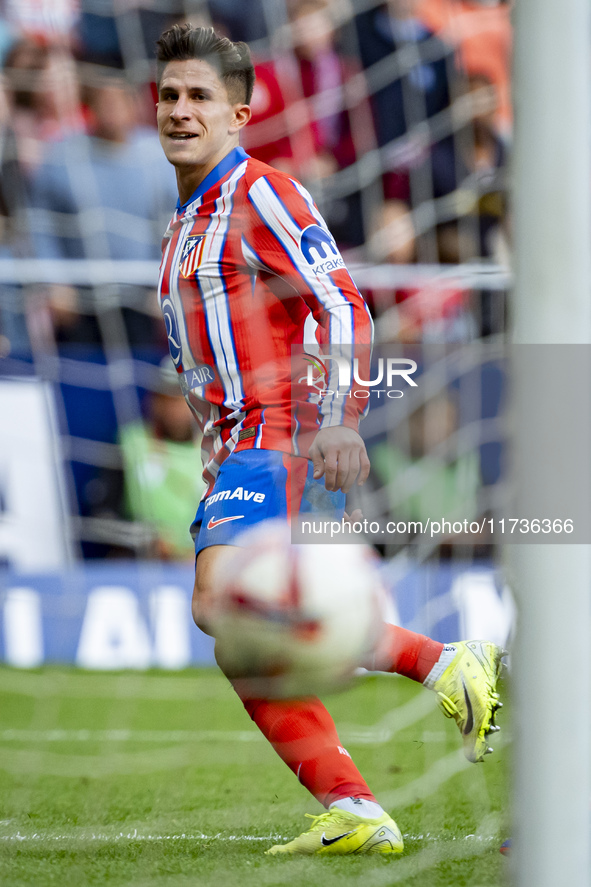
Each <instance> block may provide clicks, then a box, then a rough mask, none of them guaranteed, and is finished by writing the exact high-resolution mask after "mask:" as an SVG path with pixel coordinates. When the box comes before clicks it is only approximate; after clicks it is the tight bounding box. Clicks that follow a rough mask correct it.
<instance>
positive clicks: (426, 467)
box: [369, 389, 480, 541]
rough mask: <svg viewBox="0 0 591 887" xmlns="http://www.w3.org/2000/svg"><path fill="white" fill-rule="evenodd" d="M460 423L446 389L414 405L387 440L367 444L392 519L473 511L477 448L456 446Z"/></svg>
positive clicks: (462, 515)
mask: <svg viewBox="0 0 591 887" xmlns="http://www.w3.org/2000/svg"><path fill="white" fill-rule="evenodd" d="M459 424H460V422H459V415H458V408H457V405H456V402H455V398H454V392H453V391H452V390H451V389H450V390H448V391H447V392H442V393H441V394H439V395H437V396H436V397H434V398H433V399H432V400H429V401H428V402H427V403H424V404H422V405H421V406H418V407H417V408H416V409H415V410H413V412H412V413H411V414H410V416H409V418H408V421H407V422H405V423H402V424H398V426H397V427H396V428H395V430H394V431H393V432H392V433H391V434H390V435H389V437H388V439H387V440H383V441H381V442H379V443H376V444H375V445H374V446H372V447H370V450H369V452H370V457H371V463H372V469H373V471H374V473H375V477H376V479H377V480H378V482H379V485H380V487H382V486H383V487H385V488H386V490H387V494H388V499H389V515H390V516H391V517H392V518H393V519H396V520H405V521H421V522H422V523H423V524H425V523H426V522H427V521H429V520H442V519H443V520H447V521H450V522H452V523H453V521H456V520H465V519H469V520H471V519H473V518H474V517H476V516H477V514H478V489H479V484H480V474H479V458H478V452H477V451H476V450H474V451H468V452H465V453H461V452H458V443H457V433H458V430H459ZM456 541H459V540H456Z"/></svg>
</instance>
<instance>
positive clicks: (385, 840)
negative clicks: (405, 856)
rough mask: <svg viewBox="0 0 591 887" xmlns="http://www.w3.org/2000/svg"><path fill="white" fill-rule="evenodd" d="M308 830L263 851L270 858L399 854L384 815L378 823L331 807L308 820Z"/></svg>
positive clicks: (395, 831)
mask: <svg viewBox="0 0 591 887" xmlns="http://www.w3.org/2000/svg"><path fill="white" fill-rule="evenodd" d="M306 816H308V817H309V818H310V819H311V820H312V825H311V826H310V828H309V829H308V830H307V831H305V832H302V834H301V835H300V836H299V837H297V838H294V840H293V841H290V842H289V843H288V844H276V845H275V846H274V847H271V848H270V849H269V850H267V854H269V855H271V856H279V855H280V854H282V853H287V854H306V855H312V854H319V855H320V854H322V855H326V854H331V855H339V856H342V855H346V854H352V855H354V854H359V853H402V850H403V846H404V845H403V841H402V835H401V834H400V829H399V828H398V826H397V825H396V823H395V822H394V820H393V819H391V818H390V817H389V816H388V814H387V813H384V814H383V816H380V817H379V818H378V819H365V818H364V817H363V816H356V815H355V814H354V813H347V812H346V811H345V810H339V809H338V808H335V807H333V808H332V809H331V810H329V811H328V813H321V814H320V816H312V814H311V813H306Z"/></svg>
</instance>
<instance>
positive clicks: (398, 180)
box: [356, 0, 456, 205]
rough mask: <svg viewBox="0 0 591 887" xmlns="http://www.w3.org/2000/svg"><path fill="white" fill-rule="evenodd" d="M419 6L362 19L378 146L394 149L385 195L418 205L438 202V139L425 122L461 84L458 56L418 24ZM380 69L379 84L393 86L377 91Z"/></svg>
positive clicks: (360, 34)
mask: <svg viewBox="0 0 591 887" xmlns="http://www.w3.org/2000/svg"><path fill="white" fill-rule="evenodd" d="M418 2H419V0H389V2H388V3H387V4H383V5H380V6H378V7H376V8H374V9H371V10H369V11H368V12H364V13H362V14H360V15H359V16H358V17H357V19H356V27H357V38H358V41H359V51H360V54H361V60H362V63H363V66H364V68H366V69H368V68H369V69H373V70H372V71H370V72H369V73H368V85H369V88H370V90H371V91H372V93H373V96H372V104H373V109H374V120H375V127H376V132H377V136H378V141H379V144H380V145H382V146H385V145H389V146H390V151H389V154H388V155H386V156H387V157H388V160H387V167H388V174H387V175H386V176H385V179H384V186H385V194H386V197H388V198H399V199H403V200H410V201H411V203H412V204H413V205H416V204H417V203H418V202H420V201H421V200H424V199H430V198H431V196H432V195H431V193H430V189H429V187H428V148H429V143H430V141H433V140H435V139H434V138H432V137H430V136H429V135H428V134H427V132H426V131H425V127H424V124H425V121H429V119H430V118H432V117H433V116H434V115H436V114H438V113H439V112H441V111H443V110H444V109H445V108H447V107H449V104H450V101H451V96H452V94H453V93H454V90H455V78H456V66H455V59H454V54H453V51H452V50H451V49H450V48H449V47H448V46H447V45H446V44H444V43H443V42H442V41H441V40H439V39H438V38H437V37H435V36H434V34H433V32H432V31H430V30H429V29H428V28H427V27H426V26H425V25H424V24H423V22H422V21H421V20H420V19H419V18H418V14H417V9H418ZM394 54H396V55H394ZM379 63H382V64H381V65H380V64H379ZM374 66H375V67H374ZM385 66H386V67H385ZM377 68H379V71H378V73H379V81H378V82H379V83H383V81H384V79H385V78H386V77H387V82H386V84H385V85H379V86H378V87H377V88H376V89H375V90H374V89H373V88H372V83H373V82H374V80H375V79H376V69H377ZM390 68H391V72H392V73H391V74H390V75H388V72H389V70H390ZM418 127H420V130H419V129H417V128H418ZM403 136H407V139H406V141H405V142H404V144H397V145H392V144H391V143H392V142H393V141H394V140H397V139H400V138H401V137H403ZM416 170H419V171H422V172H423V173H427V177H426V180H425V181H421V179H420V178H417V176H416V175H414V180H413V175H412V174H413V172H414V171H416ZM423 179H425V176H423Z"/></svg>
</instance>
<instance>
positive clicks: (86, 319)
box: [0, 0, 512, 556]
mask: <svg viewBox="0 0 591 887" xmlns="http://www.w3.org/2000/svg"><path fill="white" fill-rule="evenodd" d="M186 20H190V21H192V22H193V23H194V24H202V25H206V26H208V25H210V24H212V25H213V26H214V27H215V28H216V30H217V31H218V32H220V33H223V34H226V35H227V36H229V37H231V38H232V39H233V40H246V41H248V42H249V44H250V45H251V48H252V50H253V56H254V60H255V62H256V73H257V82H256V87H255V92H254V96H253V101H252V107H253V119H252V122H251V123H250V124H249V126H248V127H247V129H246V130H245V134H244V140H243V144H244V147H245V148H246V150H247V151H248V153H250V154H251V155H253V156H255V157H258V158H260V159H261V160H264V161H266V162H267V163H270V164H271V165H273V166H276V167H278V168H280V169H283V170H286V171H288V172H290V173H292V174H293V175H295V176H296V177H297V178H298V179H300V180H301V181H302V182H303V183H304V185H305V186H306V187H308V188H309V190H310V191H311V193H312V194H313V196H314V198H315V200H316V201H317V203H318V205H319V207H320V209H321V211H322V212H323V214H324V216H325V218H326V220H327V222H328V224H329V227H330V229H331V231H332V232H333V234H334V235H335V237H336V240H337V242H338V243H339V246H340V247H341V249H342V251H343V252H344V254H345V258H346V260H348V262H349V263H351V264H352V265H353V266H354V267H356V266H358V265H359V264H361V265H364V266H368V267H369V268H370V269H371V268H375V267H376V266H377V265H388V266H390V267H391V272H390V275H389V276H388V275H383V274H382V275H380V277H379V279H378V278H377V277H376V278H375V280H374V279H372V278H371V276H369V277H366V278H364V279H367V280H368V281H369V283H368V284H367V285H361V286H360V288H361V289H362V291H363V293H364V295H365V297H366V298H367V300H368V303H369V305H370V308H371V310H372V312H373V314H374V317H375V320H376V329H377V337H378V341H380V342H382V343H388V342H405V343H423V342H430V341H437V342H442V341H443V342H445V341H447V342H454V341H455V342H458V341H460V342H462V341H464V342H465V341H471V340H473V339H477V338H486V337H490V336H502V334H503V332H504V329H505V324H506V316H505V315H506V310H505V297H504V293H503V292H502V291H491V290H488V289H482V290H481V289H479V288H478V287H477V285H474V284H473V283H469V282H468V283H466V281H465V279H463V278H462V277H461V276H460V275H455V274H454V272H453V266H454V265H458V264H461V263H470V264H474V263H479V264H486V263H489V264H495V265H500V266H505V265H507V263H508V260H507V255H508V240H509V227H510V226H509V222H508V212H507V204H506V186H505V174H506V167H507V155H508V151H509V149H510V139H511V123H512V120H511V105H510V97H509V96H510V88H509V64H510V51H511V27H510V6H509V3H508V2H503V0H388V2H385V3H379V2H376V3H368V2H363V3H361V2H356V0H249V2H248V3H245V2H243V0H191V2H184V3H183V2H181V0H171V2H168V3H158V2H156V0H127V2H124V3H121V2H118V3H115V0H3V2H0V61H1V66H2V80H1V82H0V169H1V179H0V259H2V258H11V257H13V258H37V259H59V258H62V259H83V258H86V259H93V260H103V259H125V260H139V261H142V260H157V259H159V255H160V241H161V236H162V233H163V231H164V230H165V228H166V224H167V222H168V219H169V218H170V216H171V214H172V211H173V209H174V207H175V204H176V196H177V195H176V183H175V176H174V171H173V169H172V167H170V166H169V165H168V164H167V162H166V160H165V158H164V156H163V154H162V152H161V150H160V146H159V143H158V137H157V133H156V128H155V110H154V101H155V84H154V74H155V66H154V53H155V41H156V40H157V38H158V36H159V35H160V33H161V31H162V30H164V29H165V28H166V27H168V26H170V25H171V24H173V23H175V22H182V21H186ZM417 265H423V266H424V265H446V266H450V267H449V269H448V272H447V273H446V274H445V275H444V276H443V278H441V277H440V278H437V277H433V276H432V275H431V276H428V275H427V276H425V275H420V274H417V275H416V278H415V277H413V275H412V274H410V275H409V274H406V275H397V274H396V273H395V272H396V268H392V266H399V267H400V268H408V266H417ZM165 347H166V338H165V335H164V329H163V326H162V323H161V320H160V318H159V316H158V310H157V305H156V299H155V290H154V288H153V287H150V286H146V285H145V284H144V282H142V283H141V284H133V283H129V282H128V283H126V284H121V285H117V286H114V285H113V284H109V285H101V286H100V287H98V286H94V287H93V286H91V285H84V286H80V285H74V284H73V283H71V282H70V281H68V280H64V281H63V282H55V281H54V282H52V283H51V284H44V285H38V286H34V287H31V286H27V287H24V286H22V285H21V284H19V282H18V281H17V280H15V281H14V282H12V283H8V282H4V283H1V284H0V357H5V358H6V357H10V358H15V357H19V358H21V357H22V358H23V359H26V355H27V354H28V355H33V358H34V359H37V360H38V358H39V355H43V354H53V355H64V354H65V355H73V354H75V355H77V356H78V357H79V356H80V355H82V354H85V355H86V358H87V359H89V360H93V359H94V360H97V361H98V362H104V363H108V362H109V355H112V354H113V353H115V352H121V351H124V350H125V349H128V352H129V353H130V354H131V355H132V356H133V357H136V356H137V354H138V353H140V354H142V355H145V354H146V353H147V352H148V351H150V353H151V355H152V356H151V357H150V358H148V359H150V360H152V362H153V363H154V364H155V365H157V364H158V363H159V361H160V359H161V357H162V354H163V353H164V350H165ZM84 348H86V349H87V350H86V351H83V350H80V349H84ZM93 348H94V349H95V352H92V349H93ZM68 349H70V350H68ZM72 349H73V350H72ZM76 349H78V350H77V351H76ZM89 349H90V350H89ZM93 353H94V354H95V356H94V357H93V356H92V354H93ZM97 353H98V354H99V357H96V354H97ZM89 355H90V356H89ZM159 398H160V403H159V402H158V399H159ZM162 398H164V400H162ZM166 398H168V399H169V401H170V400H171V399H172V400H174V399H176V396H173V395H172V394H171V392H169V391H168V392H165V393H163V392H162V390H161V389H160V385H159V384H157V385H155V387H154V390H153V391H152V392H149V391H148V392H147V393H146V394H145V396H143V397H142V404H143V410H144V416H145V422H144V429H147V432H146V434H148V437H149V438H150V439H152V440H153V441H155V442H156V443H155V444H154V445H152V444H149V442H148V440H147V438H146V437H145V435H144V438H143V444H142V445H141V446H140V443H138V441H139V437H137V436H136V437H135V438H133V434H135V433H136V432H135V431H134V430H133V429H132V430H131V431H130V430H129V429H128V430H127V431H126V430H125V428H122V427H120V426H121V423H117V427H116V428H115V429H113V430H112V433H111V434H112V437H113V439H116V440H118V441H119V442H120V443H121V444H122V451H123V459H124V461H125V463H126V466H128V465H129V461H130V459H129V455H126V453H127V454H129V453H131V452H133V451H134V449H135V450H136V451H140V450H143V451H145V453H146V459H147V463H150V464H151V465H152V468H151V469H146V468H142V469H140V470H135V474H134V470H131V469H129V471H128V475H129V477H130V478H131V480H129V482H128V488H127V491H126V492H123V493H121V494H120V495H119V496H117V495H113V493H112V484H110V483H109V482H107V481H106V480H105V478H104V477H102V478H100V477H99V479H98V483H99V486H100V483H102V484H103V487H104V491H105V492H104V495H102V498H101V495H99V496H98V499H97V497H96V490H97V489H98V487H97V478H96V477H94V478H93V479H92V480H93V483H94V486H93V487H92V489H94V490H95V494H94V495H95V501H93V502H90V503H89V502H86V501H82V500H83V498H84V493H83V492H80V490H82V489H83V488H84V484H85V483H87V481H84V483H83V482H82V481H81V482H80V484H77V486H79V487H80V490H78V498H79V505H80V510H81V513H84V512H86V513H95V514H96V513H102V512H101V509H103V510H105V509H107V510H108V509H109V508H112V510H113V511H114V513H122V511H123V510H125V509H126V510H127V514H128V515H131V516H134V517H136V518H137V519H140V520H141V519H144V517H145V514H144V513H143V512H142V508H141V505H140V504H139V503H140V502H141V501H142V496H143V493H141V491H139V487H138V484H139V481H138V478H140V479H141V478H144V479H145V477H147V476H148V475H149V474H150V471H152V475H154V476H155V473H156V474H158V472H159V471H160V469H158V470H156V469H155V468H153V465H154V464H155V460H156V461H157V457H156V456H154V452H155V451H156V450H158V451H159V452H160V455H159V456H158V458H161V457H162V452H164V451H165V450H166V446H165V444H164V443H162V442H163V441H170V440H172V441H173V442H175V441H176V443H179V444H182V443H186V442H187V434H188V435H189V437H190V431H189V432H187V431H186V430H185V428H184V425H183V423H182V421H181V422H180V426H179V428H180V430H179V428H177V429H176V430H175V429H174V428H173V430H172V431H171V430H170V427H169V426H170V423H167V421H166V419H164V420H163V419H162V418H161V415H160V413H162V414H163V415H168V412H167V408H166V405H167V404H166ZM162 404H165V406H164V407H163V406H162ZM181 404H182V402H181ZM168 407H170V410H171V411H172V412H174V410H175V406H174V405H172V404H171V403H170V402H169V403H168ZM436 408H437V410H439V414H441V415H443V414H445V416H446V417H447V418H446V422H447V425H449V428H450V431H449V433H450V434H452V433H453V429H454V427H457V423H456V426H454V421H452V418H453V413H454V411H453V409H452V408H451V405H450V404H448V405H447V406H446V405H445V404H442V403H441V402H438V403H437V407H436ZM450 417H452V418H450ZM136 418H137V417H136ZM423 418H424V416H422V415H421V416H420V417H418V418H417V419H416V422H415V425H417V423H418V424H420V423H421V422H422V421H423ZM129 424H130V426H131V425H132V424H133V423H129ZM172 424H173V425H174V423H172ZM417 427H418V425H417ZM446 427H447V426H446ZM133 428H136V426H135V425H133ZM137 434H138V435H139V431H138V432H137ZM140 436H141V435H140ZM126 438H127V439H128V440H129V439H134V440H135V446H131V447H130V446H129V445H127V446H126V443H125V440H126ZM415 438H416V433H415ZM107 439H108V438H107ZM158 442H160V443H158ZM173 449H174V448H173ZM162 458H164V457H162ZM171 458H172V457H171ZM174 458H176V457H174ZM400 458H401V460H404V458H405V457H403V456H402V455H401V456H400ZM180 461H182V460H181V458H180V457H179V458H178V459H177V462H179V463H180ZM380 464H381V463H380ZM162 470H164V469H162ZM391 470H392V464H391V463H388V465H385V464H384V466H383V470H382V473H383V474H384V476H385V477H389V476H390V475H391ZM158 477H159V478H160V477H161V472H160V474H158ZM180 486H181V487H182V486H183V484H182V482H181V483H180ZM185 489H186V485H185ZM109 491H110V492H109ZM97 502H98V504H97ZM113 502H116V504H115V505H113V504H112V503H113ZM109 503H111V504H109ZM165 537H166V533H164V534H163V535H162V534H161V536H160V541H159V542H158V546H159V548H158V554H159V556H168V555H166V552H169V554H170V552H174V553H175V554H178V552H175V550H174V545H172V543H170V542H169V541H166V538H165ZM171 546H172V547H171ZM170 556H172V555H170Z"/></svg>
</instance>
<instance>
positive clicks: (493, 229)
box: [432, 74, 507, 264]
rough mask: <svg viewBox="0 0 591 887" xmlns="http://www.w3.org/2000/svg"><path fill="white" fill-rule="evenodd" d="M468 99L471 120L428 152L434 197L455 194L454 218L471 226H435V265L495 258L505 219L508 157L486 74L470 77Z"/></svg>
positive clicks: (455, 223)
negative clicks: (499, 132) (437, 227)
mask: <svg viewBox="0 0 591 887" xmlns="http://www.w3.org/2000/svg"><path fill="white" fill-rule="evenodd" d="M466 95H467V99H468V109H469V112H470V119H468V121H467V123H466V125H465V126H464V127H462V128H461V129H460V130H459V131H458V132H456V133H455V134H454V136H452V137H450V138H447V139H444V140H443V141H441V142H439V143H438V144H437V145H434V147H433V152H432V169H433V193H434V196H435V197H436V198H442V197H445V196H447V195H454V202H455V205H456V208H457V211H458V215H459V216H461V215H464V216H466V217H468V218H471V219H472V220H473V222H474V224H472V225H466V224H464V225H462V223H461V218H460V219H459V220H452V221H450V222H448V223H446V224H445V225H442V226H440V227H439V230H438V245H439V261H441V262H444V263H453V264H457V263H458V262H461V261H467V260H470V259H475V258H490V257H492V256H494V255H495V254H498V252H499V250H500V249H502V246H501V240H500V239H501V237H502V229H503V224H504V219H505V214H506V206H505V204H506V200H505V171H504V168H505V165H506V162H507V152H506V148H505V145H504V143H503V141H502V140H501V139H500V137H499V136H498V134H497V131H496V122H495V121H496V112H497V108H498V97H497V91H496V87H495V86H494V84H493V83H492V82H491V80H490V79H489V78H488V77H487V75H486V74H473V75H471V76H470V77H469V78H468V82H467V94H466Z"/></svg>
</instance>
